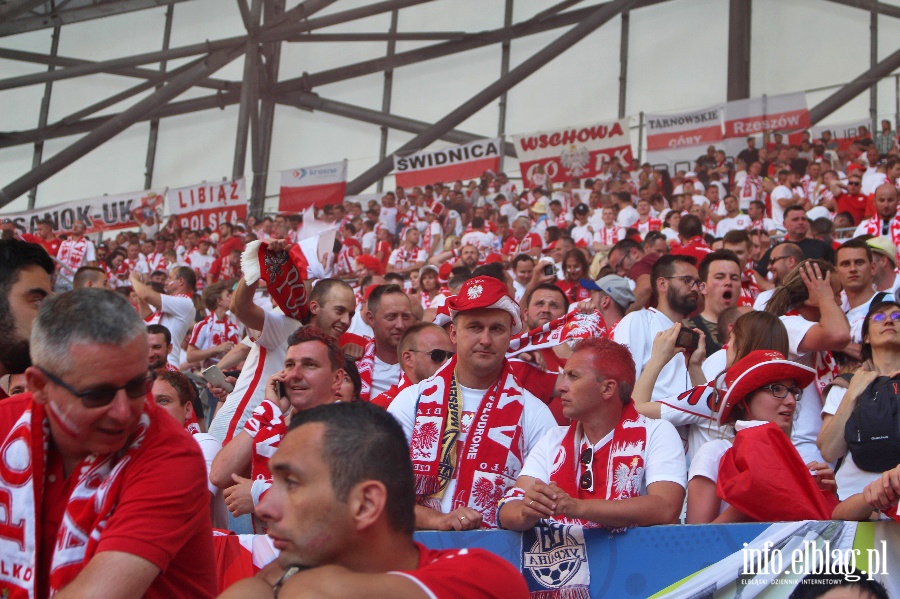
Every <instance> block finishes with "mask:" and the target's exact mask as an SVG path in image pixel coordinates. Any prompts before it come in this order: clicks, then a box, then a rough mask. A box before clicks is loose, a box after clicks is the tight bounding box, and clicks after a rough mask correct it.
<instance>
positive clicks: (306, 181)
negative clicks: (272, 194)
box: [278, 160, 347, 212]
mask: <svg viewBox="0 0 900 599" xmlns="http://www.w3.org/2000/svg"><path fill="white" fill-rule="evenodd" d="M346 191H347V161H346V160H342V161H341V162H332V163H329V164H320V165H318V166H307V167H305V168H295V169H291V170H289V171H281V190H280V191H279V194H278V211H279V212H302V211H303V210H305V209H306V208H309V207H310V206H315V207H317V208H321V207H323V206H328V205H329V204H340V203H341V202H343V201H344V193H345V192H346Z"/></svg>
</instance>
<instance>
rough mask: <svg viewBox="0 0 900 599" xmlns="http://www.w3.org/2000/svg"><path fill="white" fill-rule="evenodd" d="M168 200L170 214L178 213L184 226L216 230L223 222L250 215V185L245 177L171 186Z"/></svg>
mask: <svg viewBox="0 0 900 599" xmlns="http://www.w3.org/2000/svg"><path fill="white" fill-rule="evenodd" d="M166 203H167V204H168V205H169V214H170V215H176V216H177V217H178V224H179V226H181V227H182V228H187V229H194V230H197V229H202V228H204V227H209V228H211V229H213V230H215V229H216V228H217V227H218V226H219V225H220V224H221V223H223V222H230V223H233V222H234V221H236V220H237V219H239V218H247V186H246V182H245V180H244V178H243V177H242V178H240V179H238V180H236V181H219V182H217V183H200V184H199V185H191V186H189V187H179V188H176V189H169V191H167V192H166Z"/></svg>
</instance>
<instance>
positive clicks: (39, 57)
mask: <svg viewBox="0 0 900 599" xmlns="http://www.w3.org/2000/svg"><path fill="white" fill-rule="evenodd" d="M0 58H6V59H9V60H19V61H22V62H32V63H35V64H45V65H48V66H54V67H76V66H80V65H86V64H97V63H96V62H95V61H92V60H84V59H82V58H71V57H69V56H51V55H49V54H40V53H37V52H25V51H22V50H12V49H10V48H0ZM100 72H101V73H106V74H108V75H121V76H123V77H134V78H135V79H154V80H155V79H158V78H159V76H160V72H159V71H154V70H153V69H142V68H139V67H127V68H120V69H110V70H108V71H100ZM238 85H240V83H238V82H236V81H225V80H224V79H215V78H213V77H207V78H206V79H204V80H203V81H198V82H197V85H195V86H194V87H206V88H209V89H223V90H226V89H231V88H233V87H236V86H238Z"/></svg>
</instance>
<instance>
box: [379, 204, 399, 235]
mask: <svg viewBox="0 0 900 599" xmlns="http://www.w3.org/2000/svg"><path fill="white" fill-rule="evenodd" d="M378 220H380V221H381V222H382V223H384V226H385V227H387V230H388V231H390V232H391V235H395V234H396V233H397V209H396V208H388V207H387V206H382V207H381V213H380V214H379V215H378Z"/></svg>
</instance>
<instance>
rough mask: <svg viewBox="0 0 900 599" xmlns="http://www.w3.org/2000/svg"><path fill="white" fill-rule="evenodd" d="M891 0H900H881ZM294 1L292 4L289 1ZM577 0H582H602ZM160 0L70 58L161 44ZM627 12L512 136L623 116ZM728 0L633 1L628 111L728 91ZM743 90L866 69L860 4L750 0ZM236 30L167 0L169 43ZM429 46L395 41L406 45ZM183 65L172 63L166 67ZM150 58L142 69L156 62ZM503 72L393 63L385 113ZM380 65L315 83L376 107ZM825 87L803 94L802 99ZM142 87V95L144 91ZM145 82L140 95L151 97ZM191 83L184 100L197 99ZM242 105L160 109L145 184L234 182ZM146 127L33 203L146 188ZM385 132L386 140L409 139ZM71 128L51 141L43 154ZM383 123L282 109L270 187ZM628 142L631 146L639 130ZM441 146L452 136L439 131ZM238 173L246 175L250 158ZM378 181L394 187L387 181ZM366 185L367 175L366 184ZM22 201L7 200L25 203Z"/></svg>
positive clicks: (495, 23)
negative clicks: (622, 44) (370, 71)
mask: <svg viewBox="0 0 900 599" xmlns="http://www.w3.org/2000/svg"><path fill="white" fill-rule="evenodd" d="M367 3H368V1H367V2H362V1H360V0H341V1H340V2H336V3H335V4H333V5H332V6H331V7H329V8H328V9H326V10H325V11H322V13H320V14H329V13H332V12H340V11H343V10H346V9H347V8H352V7H355V6H361V5H364V4H367ZM889 3H890V4H895V5H900V0H889ZM295 4H296V1H295V0H289V1H288V7H289V8H290V7H292V6H294V5H295ZM553 4H555V2H553V1H551V0H516V2H515V11H514V16H513V17H514V18H513V20H514V22H520V21H522V20H525V19H527V18H529V17H531V16H533V15H534V14H536V13H537V12H539V11H542V10H544V9H546V8H548V7H549V6H552V5H553ZM599 4H600V3H599V2H596V1H594V2H582V3H579V4H578V5H577V8H582V7H584V6H591V5H599ZM503 8H504V1H503V0H440V1H436V2H432V3H428V4H424V5H420V6H416V7H412V8H409V9H404V10H402V11H401V12H400V18H399V30H400V31H401V32H405V31H468V32H473V31H481V30H488V29H494V28H497V27H500V26H502V23H503ZM164 16H165V10H164V9H163V8H160V9H153V10H146V11H140V12H137V13H131V14H126V15H119V16H116V17H111V18H107V19H102V20H96V21H91V22H87V23H80V24H76V25H70V26H66V27H64V28H63V30H62V37H61V42H60V49H59V52H60V54H61V55H64V56H72V57H78V58H85V59H89V60H104V59H109V58H114V57H117V56H126V55H130V54H136V53H141V52H152V51H155V50H158V49H159V48H160V46H161V40H162V32H163V26H164ZM389 24H390V15H389V14H383V15H377V16H375V17H370V18H368V19H366V20H364V21H357V22H354V23H348V24H345V25H340V26H337V27H333V28H329V29H323V30H320V32H322V33H325V32H382V31H387V29H388V27H389ZM620 24H621V20H620V19H619V18H615V19H613V20H612V21H610V22H609V23H607V24H606V25H605V26H604V27H602V28H600V29H599V30H597V31H596V32H594V33H593V34H592V35H590V36H589V37H587V38H586V39H584V40H583V41H581V42H580V43H578V44H576V45H574V46H573V47H572V48H570V49H569V50H568V51H567V52H565V53H564V54H562V55H560V56H559V57H558V58H556V59H555V60H554V61H552V62H550V63H549V64H547V65H546V66H544V67H543V68H541V69H540V70H539V71H537V72H536V73H535V74H534V75H532V76H531V77H530V78H529V79H527V80H526V81H524V82H522V83H520V84H519V85H518V86H517V87H516V88H514V89H513V90H512V91H510V93H509V105H508V110H507V126H506V131H507V132H508V133H524V132H528V131H534V130H538V129H543V128H548V127H556V126H563V125H570V124H579V123H587V122H591V121H597V120H606V119H613V118H615V117H616V116H617V111H618V94H619V88H618V76H619V36H620V28H621V26H620ZM727 28H728V2H726V1H725V0H670V1H669V2H666V3H663V4H659V5H655V6H651V7H648V8H641V9H638V10H635V11H634V12H633V13H632V14H631V29H630V44H629V68H628V96H627V103H626V111H627V113H628V114H630V115H634V118H633V120H632V122H633V123H634V124H637V118H636V115H637V114H638V113H639V112H640V111H642V110H643V111H650V112H665V111H677V110H681V109H685V108H691V107H695V106H702V105H706V104H711V103H714V102H718V101H723V100H724V99H725V89H726V81H727V73H726V69H727V37H728V31H727ZM752 28H753V37H752V58H751V93H752V95H761V94H764V93H765V94H778V93H785V92H790V91H797V90H804V89H812V88H817V87H823V86H828V85H838V84H842V83H845V82H847V81H849V80H851V79H853V78H854V77H856V76H857V75H858V74H859V73H861V72H862V71H864V70H866V69H867V68H868V66H869V15H868V13H866V12H864V11H861V10H858V9H853V8H849V7H845V6H841V5H838V4H836V3H833V2H828V1H826V0H791V1H790V2H785V1H784V0H754V2H753V13H752ZM564 31H565V30H564V29H557V30H554V31H550V32H546V33H543V34H539V35H534V36H529V37H527V38H520V39H517V40H514V41H513V42H512V46H511V48H512V50H511V67H512V68H514V67H515V66H516V65H518V64H520V63H521V62H522V61H523V60H525V59H526V58H528V57H529V56H530V55H531V54H533V53H534V52H535V51H537V50H538V49H540V48H542V47H543V46H545V45H546V44H548V43H549V42H551V41H552V40H554V39H555V38H556V37H558V36H559V35H561V34H562V33H563V32H564ZM242 32H243V26H242V23H241V20H240V15H239V13H238V10H237V7H236V3H235V2H233V1H229V0H193V1H191V2H183V3H179V4H176V5H175V19H174V27H173V31H172V42H171V44H172V46H173V47H174V46H181V45H185V44H191V43H196V42H198V41H202V40H206V39H210V40H213V39H219V38H223V37H229V36H234V35H240V34H242ZM898 42H900V19H894V18H891V17H880V18H879V57H880V58H883V57H885V56H887V55H888V54H890V53H892V52H894V51H895V50H896V49H897V48H898V47H900V43H898ZM432 43H437V42H399V43H398V44H397V51H398V52H400V51H405V50H409V49H414V48H417V47H422V46H426V45H430V44H432ZM386 45H387V44H386V42H353V43H324V42H323V43H291V44H284V46H283V50H282V61H281V72H280V77H281V78H282V79H286V78H291V77H298V76H300V75H302V73H303V72H310V73H313V72H317V71H321V70H324V69H329V68H334V67H339V66H342V65H344V64H348V63H352V62H357V61H361V60H367V59H370V58H373V57H376V56H380V55H383V54H384V52H385V50H386ZM0 46H2V47H8V48H16V49H22V50H28V51H32V52H41V53H48V52H49V49H50V30H44V31H38V32H31V33H27V34H23V35H19V36H12V37H7V38H4V39H2V40H0ZM185 61H186V60H179V61H171V62H170V63H169V68H170V69H171V68H174V67H176V66H178V65H180V64H184V62H185ZM151 66H152V65H148V67H151ZM44 69H45V68H44V67H42V66H41V65H32V64H28V63H19V62H15V61H9V60H0V78H3V79H5V78H9V77H13V76H18V75H22V74H27V73H35V72H42V71H43V70H44ZM242 71H243V59H242V58H239V59H237V60H235V61H234V62H233V63H232V64H230V65H228V66H226V67H225V68H223V69H222V70H220V71H219V72H218V73H216V74H215V77H219V78H225V79H231V80H239V79H240V78H241V76H242ZM499 74H500V46H499V45H494V46H489V47H486V48H481V49H476V50H472V51H469V52H465V53H461V54H457V55H453V56H449V57H445V58H441V59H438V60H434V61H429V62H425V63H418V64H415V65H411V66H407V67H402V68H400V69H398V70H397V71H395V73H394V87H393V101H392V105H391V110H392V112H394V113H395V114H398V115H401V116H406V117H410V118H414V119H418V120H422V121H429V122H433V121H435V120H438V119H440V118H441V117H442V116H444V115H445V114H447V113H448V112H450V111H451V110H453V109H454V108H456V107H457V106H458V105H460V104H461V103H463V102H465V101H466V100H468V99H469V98H471V97H472V96H473V95H475V94H476V93H478V91H480V90H481V89H483V88H484V87H485V86H486V85H488V84H490V83H491V82H493V81H495V80H496V79H497V78H498V77H499ZM139 82H140V80H137V79H130V78H125V77H118V76H113V75H94V76H90V77H86V78H79V79H71V80H65V81H60V82H58V83H56V84H54V86H53V96H52V102H51V109H50V120H51V122H53V121H54V120H58V119H60V118H62V117H64V116H65V115H67V114H70V113H72V112H74V111H76V110H79V109H80V108H83V107H84V106H87V105H89V104H91V103H93V102H96V101H99V100H101V99H103V98H105V97H107V96H109V95H111V94H114V93H118V92H120V91H123V90H125V89H128V88H129V87H131V86H133V85H136V84H137V83H139ZM382 83H383V76H382V74H380V73H379V74H374V75H368V76H365V77H360V78H356V79H352V80H348V81H344V82H340V83H335V84H331V85H327V86H323V87H321V88H318V89H316V90H314V91H316V92H317V93H319V94H321V95H322V96H323V97H326V98H329V99H334V100H339V101H342V102H348V103H352V104H358V105H360V106H365V107H367V108H372V109H376V110H380V108H381V98H382ZM878 90H879V98H878V100H879V102H878V114H879V116H880V117H884V118H891V119H893V117H894V111H895V93H896V92H895V82H894V79H893V78H890V79H888V80H885V81H883V82H882V83H881V84H879V86H878ZM832 91H833V90H831V89H829V90H825V91H815V92H810V93H808V94H807V102H808V104H809V106H810V107H812V106H814V105H815V104H816V103H818V102H820V101H822V100H823V99H824V98H826V97H827V96H828V95H830V93H832ZM147 93H149V92H147ZM147 93H144V94H142V95H139V96H136V98H143V97H146V95H147ZM210 93H212V90H208V89H196V90H191V91H189V92H187V93H185V94H184V95H183V96H182V97H181V98H179V99H186V98H191V97H198V96H204V95H208V94H210ZM42 94H43V85H37V86H30V87H26V88H20V89H16V90H11V91H4V92H0V99H2V106H3V107H4V108H5V110H2V111H0V131H16V130H22V129H31V128H33V127H35V126H36V125H37V121H38V112H39V108H40V100H41V97H42ZM134 101H135V100H134V99H132V100H129V101H126V102H123V103H121V104H119V105H117V106H115V107H112V108H110V109H107V110H106V111H103V112H101V113H100V114H111V113H114V112H118V111H121V110H123V109H124V108H126V107H127V106H129V105H130V104H131V103H133V102H134ZM868 107H869V98H868V93H864V94H862V95H860V96H859V97H858V98H856V99H855V100H853V101H852V102H850V103H849V104H848V105H846V106H845V107H843V108H841V109H840V110H838V111H837V112H835V113H834V114H833V115H832V116H831V117H829V119H828V120H827V121H826V122H841V121H847V120H853V119H858V118H860V117H863V118H865V117H867V116H868ZM237 113H238V109H237V106H231V107H228V108H226V109H224V110H218V109H217V110H210V111H206V112H199V113H194V114H190V115H185V116H180V117H173V118H168V119H164V120H163V121H162V122H161V126H160V134H159V144H158V148H157V155H156V167H155V172H154V180H153V182H154V186H165V185H170V186H179V185H188V184H191V183H196V182H199V181H202V180H213V179H220V178H222V177H229V176H230V175H231V170H232V161H233V153H234V143H235V128H236V120H237ZM498 115H499V109H498V102H497V101H494V102H492V103H491V104H489V105H488V106H487V107H485V108H484V109H482V110H481V111H479V112H478V113H476V114H474V115H473V116H471V117H470V118H468V119H467V120H466V121H465V122H463V123H462V124H461V125H460V126H459V129H462V130H466V131H471V132H474V133H479V134H484V135H485V136H486V137H491V136H494V135H496V132H497V126H498ZM148 131H149V124H148V123H139V124H136V125H134V126H132V127H131V128H129V129H128V130H126V131H125V132H123V133H122V134H120V135H119V136H117V137H116V138H114V139H113V140H111V141H110V142H108V143H106V144H104V145H103V146H101V147H100V148H98V149H96V150H94V151H93V152H91V153H90V154H88V155H87V156H85V157H84V158H82V159H80V160H78V161H77V162H75V163H74V164H72V165H71V166H69V167H68V168H66V169H64V170H63V171H61V172H60V173H58V174H57V175H55V176H54V177H52V178H50V179H48V180H47V181H45V182H44V183H42V184H41V185H40V186H39V188H38V196H37V205H38V206H42V205H50V204H54V203H58V202H63V201H69V200H74V199H79V198H84V197H90V196H94V195H99V194H103V193H116V192H123V191H131V190H135V189H140V188H142V187H143V183H144V162H145V158H146V150H147V134H148ZM412 137H413V136H412V135H411V134H408V133H403V132H399V131H391V132H390V134H389V137H388V151H389V152H390V151H391V150H393V149H395V148H397V147H399V146H400V145H402V144H404V143H406V142H407V141H409V140H410V139H412ZM76 139H77V137H69V138H63V139H56V140H50V141H48V142H47V143H46V145H45V148H44V157H45V158H47V157H49V156H51V155H53V154H54V153H56V152H58V151H60V150H61V149H63V148H65V147H66V146H67V145H69V144H71V143H72V142H73V141H75V140H76ZM379 141H380V129H379V128H378V127H376V126H373V125H368V124H364V123H359V122H356V121H352V120H348V119H344V118H340V117H335V116H330V115H326V114H320V113H311V112H305V111H301V110H298V109H294V108H290V107H283V106H279V107H278V108H277V109H276V116H275V131H274V136H273V145H272V156H271V162H270V176H269V185H268V193H269V194H276V193H277V188H278V174H277V171H279V170H282V169H289V168H292V167H296V166H304V165H314V164H319V163H324V162H332V161H336V160H341V159H343V158H347V159H349V171H350V172H349V175H350V178H351V179H352V178H353V177H355V176H357V175H359V174H361V173H362V172H363V171H365V170H366V169H367V168H369V167H370V166H371V165H372V164H373V163H374V162H375V161H376V160H377V159H378V151H379ZM633 144H634V145H635V146H637V137H636V131H635V135H634V136H633ZM434 145H435V146H440V145H446V144H445V143H444V142H437V143H436V144H434ZM32 153H33V148H32V146H18V147H14V148H7V149H3V150H0V185H2V186H5V185H7V184H8V183H10V182H11V181H13V180H14V179H16V178H18V177H19V176H21V175H22V174H24V173H25V172H27V171H28V170H29V169H30V167H31V161H32ZM505 170H507V171H510V172H511V173H513V174H515V173H516V172H517V171H518V165H517V163H516V161H515V160H514V159H506V163H505ZM246 172H247V173H248V175H249V174H250V173H251V172H252V168H251V165H250V159H249V154H248V159H247V165H246ZM385 184H386V186H388V187H390V186H391V185H392V180H391V178H390V177H389V178H388V179H387V180H386V182H385ZM373 188H374V186H373ZM25 201H26V200H25V196H22V197H21V198H19V199H17V200H16V201H14V202H13V203H12V204H10V205H9V206H8V207H7V208H6V209H4V211H8V210H20V209H23V208H24V207H25Z"/></svg>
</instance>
